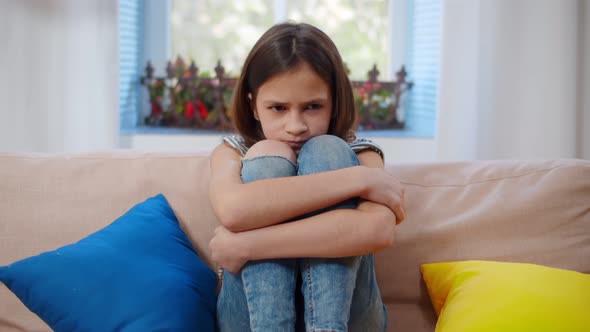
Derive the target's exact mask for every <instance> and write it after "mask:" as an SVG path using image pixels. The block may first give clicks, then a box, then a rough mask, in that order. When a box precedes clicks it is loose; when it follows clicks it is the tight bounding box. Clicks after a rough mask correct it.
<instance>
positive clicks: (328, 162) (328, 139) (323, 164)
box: [297, 135, 360, 175]
mask: <svg viewBox="0 0 590 332" xmlns="http://www.w3.org/2000/svg"><path fill="white" fill-rule="evenodd" d="M297 164H298V166H299V169H298V171H297V174H298V175H306V174H313V173H320V172H326V171H332V170H336V169H340V168H346V167H352V166H358V165H359V164H360V163H359V160H358V158H357V156H356V153H354V151H352V149H351V148H350V146H349V145H348V143H346V142H345V141H344V140H342V139H341V138H339V137H337V136H333V135H321V136H316V137H313V138H311V139H310V140H308V141H307V142H305V144H304V145H303V146H302V147H301V150H300V151H299V156H298V157H297Z"/></svg>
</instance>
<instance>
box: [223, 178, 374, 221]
mask: <svg viewBox="0 0 590 332" xmlns="http://www.w3.org/2000/svg"><path fill="white" fill-rule="evenodd" d="M362 168H363V167H362V166H357V167H349V168H344V169H339V170H335V171H329V172H324V173H317V174H311V175H305V176H293V177H283V178H272V179H265V180H259V181H254V182H250V183H247V184H239V185H235V186H233V188H232V190H225V189H227V188H225V189H224V190H223V197H221V195H218V197H216V201H217V202H218V204H219V206H218V208H217V209H216V210H217V212H218V213H217V214H218V217H219V218H220V219H223V220H221V222H222V224H223V225H224V226H225V227H227V228H228V229H230V230H231V231H233V232H241V231H247V230H253V229H258V228H263V227H267V226H269V225H274V224H277V223H280V222H283V221H285V220H289V219H291V218H295V217H297V216H300V215H303V214H305V213H309V212H313V211H316V210H319V209H322V208H325V207H328V206H331V205H334V204H337V203H339V202H341V201H344V200H346V199H349V198H352V197H358V196H360V194H361V193H362V192H363V190H365V189H366V183H365V181H363V180H364V179H363V177H362ZM220 192H221V191H220Z"/></svg>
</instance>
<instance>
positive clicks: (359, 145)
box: [348, 138, 385, 160]
mask: <svg viewBox="0 0 590 332" xmlns="http://www.w3.org/2000/svg"><path fill="white" fill-rule="evenodd" d="M348 144H349V145H350V148H351V149H352V151H354V152H355V153H359V152H361V151H364V150H367V149H368V150H373V151H375V152H377V154H379V156H380V157H381V159H382V160H385V155H384V154H383V149H382V148H381V147H380V146H379V144H377V143H375V142H373V141H371V140H370V139H367V138H355V139H354V140H353V141H352V143H348Z"/></svg>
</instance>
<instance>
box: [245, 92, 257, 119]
mask: <svg viewBox="0 0 590 332" xmlns="http://www.w3.org/2000/svg"><path fill="white" fill-rule="evenodd" d="M248 101H249V102H250V108H251V109H252V115H253V116H254V119H256V121H260V119H259V118H258V111H257V110H256V103H254V101H253V100H252V93H248Z"/></svg>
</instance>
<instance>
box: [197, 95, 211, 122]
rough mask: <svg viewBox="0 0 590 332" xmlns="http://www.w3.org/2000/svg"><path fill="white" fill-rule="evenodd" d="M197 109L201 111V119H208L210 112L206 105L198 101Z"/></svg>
mask: <svg viewBox="0 0 590 332" xmlns="http://www.w3.org/2000/svg"><path fill="white" fill-rule="evenodd" d="M197 108H198V109H199V116H200V117H201V119H206V118H207V115H208V114H209V112H208V111H207V109H206V108H205V104H203V102H202V101H200V100H197Z"/></svg>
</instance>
